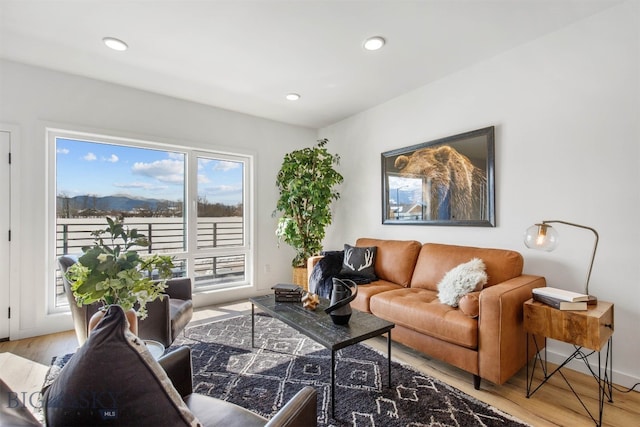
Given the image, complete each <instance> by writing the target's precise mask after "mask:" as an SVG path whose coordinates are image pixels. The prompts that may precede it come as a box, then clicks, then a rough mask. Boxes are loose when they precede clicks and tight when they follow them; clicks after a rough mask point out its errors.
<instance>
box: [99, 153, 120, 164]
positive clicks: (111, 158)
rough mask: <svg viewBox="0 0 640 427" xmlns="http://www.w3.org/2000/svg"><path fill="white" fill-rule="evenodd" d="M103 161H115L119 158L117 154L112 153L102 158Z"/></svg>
mask: <svg viewBox="0 0 640 427" xmlns="http://www.w3.org/2000/svg"><path fill="white" fill-rule="evenodd" d="M103 160H104V161H105V162H109V163H117V162H118V160H120V159H119V158H118V156H116V155H115V154H112V155H111V157H108V158H106V159H103Z"/></svg>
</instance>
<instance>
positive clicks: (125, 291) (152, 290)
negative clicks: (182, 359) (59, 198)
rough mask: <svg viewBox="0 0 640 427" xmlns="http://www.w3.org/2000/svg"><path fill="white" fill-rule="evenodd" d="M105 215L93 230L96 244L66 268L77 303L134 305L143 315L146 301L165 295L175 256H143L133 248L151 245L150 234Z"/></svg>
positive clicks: (85, 249) (127, 306)
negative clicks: (103, 225)
mask: <svg viewBox="0 0 640 427" xmlns="http://www.w3.org/2000/svg"><path fill="white" fill-rule="evenodd" d="M106 219H107V227H106V228H104V229H101V230H96V231H93V232H92V233H91V235H92V236H93V237H94V241H93V245H92V246H85V247H83V248H82V252H83V255H82V256H80V257H79V258H78V262H76V263H75V264H73V265H72V266H71V267H70V268H69V269H68V270H67V273H66V275H67V279H68V280H69V282H70V283H71V290H72V291H73V295H74V297H75V299H76V302H77V304H78V306H82V305H88V304H92V303H94V302H97V301H99V302H101V303H102V304H103V305H104V307H108V306H109V305H111V304H118V305H120V306H122V308H123V310H124V311H125V312H126V311H128V310H132V309H134V308H135V312H136V315H137V316H138V317H139V318H141V319H144V318H145V317H146V316H147V311H146V305H147V303H148V302H151V301H153V300H155V299H156V298H161V297H162V295H163V291H164V290H165V287H166V280H167V279H168V278H170V277H171V275H172V271H171V269H172V268H173V266H174V265H173V260H172V258H171V257H169V256H166V255H157V254H153V255H149V256H146V257H142V256H141V255H140V254H139V253H138V251H137V250H135V249H133V248H134V247H146V246H148V245H149V241H148V239H147V237H146V236H145V235H143V234H140V233H138V230H137V229H135V228H133V229H129V228H127V227H125V226H124V224H123V222H122V221H120V220H117V219H116V220H114V219H111V218H109V217H107V218H106ZM103 236H105V237H103ZM155 276H157V278H156V277H155Z"/></svg>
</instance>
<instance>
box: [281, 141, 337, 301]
mask: <svg viewBox="0 0 640 427" xmlns="http://www.w3.org/2000/svg"><path fill="white" fill-rule="evenodd" d="M328 142H329V140H327V139H321V140H319V141H318V144H317V145H316V146H315V147H310V148H304V149H301V150H295V151H292V152H290V153H288V154H286V155H285V156H284V160H283V161H282V166H281V167H280V171H279V172H278V175H277V178H276V185H277V187H278V190H279V191H280V198H279V199H278V202H277V204H276V210H275V211H274V212H273V215H274V216H276V215H277V213H278V212H281V213H282V214H281V216H280V218H279V219H278V228H277V229H276V236H278V239H279V240H281V241H284V242H285V243H286V244H288V245H290V246H291V247H292V248H293V249H295V251H296V256H295V258H294V259H293V261H292V263H291V265H292V266H293V267H294V268H300V269H303V271H302V272H300V273H298V274H297V275H295V273H294V283H296V284H298V285H301V286H302V287H304V288H305V289H306V288H307V283H306V282H307V271H306V265H307V258H309V257H310V256H312V255H317V254H319V253H320V251H321V250H322V240H323V239H324V236H325V229H326V227H327V226H328V225H329V224H331V217H332V215H331V202H332V201H334V200H338V199H339V198H340V193H339V192H337V191H336V190H335V187H336V185H338V184H340V183H341V182H342V180H343V177H342V175H341V174H340V173H338V172H337V171H336V170H335V169H334V166H335V165H338V164H339V161H340V156H338V155H337V154H330V153H329V152H328V150H327V149H326V148H325V145H326V144H327V143H328ZM299 281H300V282H299ZM301 282H302V283H301Z"/></svg>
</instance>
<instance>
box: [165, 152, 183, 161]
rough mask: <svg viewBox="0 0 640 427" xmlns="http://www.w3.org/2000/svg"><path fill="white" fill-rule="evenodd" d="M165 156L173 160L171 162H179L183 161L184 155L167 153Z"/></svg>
mask: <svg viewBox="0 0 640 427" xmlns="http://www.w3.org/2000/svg"><path fill="white" fill-rule="evenodd" d="M167 156H168V157H169V158H170V159H173V160H180V161H184V154H183V153H172V152H168V153H167Z"/></svg>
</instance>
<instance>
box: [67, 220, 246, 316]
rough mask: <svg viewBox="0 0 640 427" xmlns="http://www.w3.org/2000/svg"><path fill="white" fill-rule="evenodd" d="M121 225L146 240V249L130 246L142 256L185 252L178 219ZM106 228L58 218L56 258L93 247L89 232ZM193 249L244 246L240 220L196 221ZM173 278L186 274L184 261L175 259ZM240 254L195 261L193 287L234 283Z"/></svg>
mask: <svg viewBox="0 0 640 427" xmlns="http://www.w3.org/2000/svg"><path fill="white" fill-rule="evenodd" d="M125 225H126V226H127V227H129V228H137V229H138V231H139V232H140V233H142V234H144V235H145V236H146V237H147V239H148V240H149V246H148V247H138V248H136V247H133V248H132V249H136V250H138V251H140V252H146V253H177V252H184V251H185V250H186V237H185V235H186V224H185V222H184V220H183V219H182V218H136V217H132V218H126V219H125ZM104 228H106V223H105V220H104V218H70V219H67V218H58V219H57V224H56V257H58V256H61V255H65V254H81V253H82V248H83V247H84V246H91V245H92V244H93V236H92V235H91V233H92V232H93V231H95V230H100V229H104ZM196 236H197V248H198V249H204V250H206V249H213V248H221V247H229V248H232V247H239V246H242V245H243V244H244V228H243V220H242V218H241V217H224V218H198V226H197V232H196ZM175 264H176V267H177V268H176V274H175V276H176V277H181V276H184V275H186V261H185V260H184V259H176V261H175ZM245 267H246V266H245V257H244V255H218V256H204V257H200V258H196V260H195V262H194V275H195V277H194V285H195V287H196V288H197V287H199V286H202V285H209V284H210V283H224V282H226V281H229V280H238V279H241V278H243V277H244V274H245ZM64 304H66V299H65V298H64V288H63V284H62V277H61V275H60V272H59V271H57V272H56V305H57V306H59V305H64Z"/></svg>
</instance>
